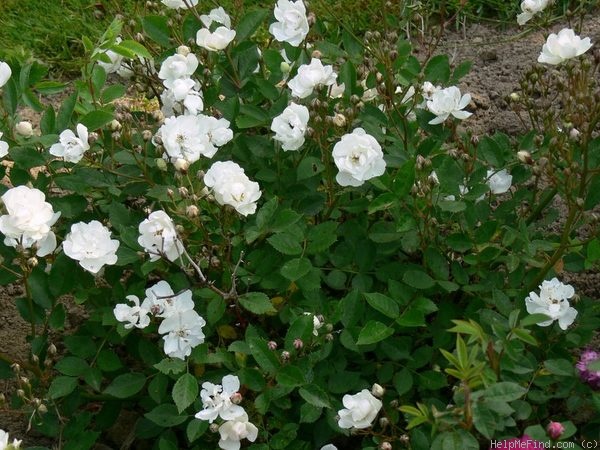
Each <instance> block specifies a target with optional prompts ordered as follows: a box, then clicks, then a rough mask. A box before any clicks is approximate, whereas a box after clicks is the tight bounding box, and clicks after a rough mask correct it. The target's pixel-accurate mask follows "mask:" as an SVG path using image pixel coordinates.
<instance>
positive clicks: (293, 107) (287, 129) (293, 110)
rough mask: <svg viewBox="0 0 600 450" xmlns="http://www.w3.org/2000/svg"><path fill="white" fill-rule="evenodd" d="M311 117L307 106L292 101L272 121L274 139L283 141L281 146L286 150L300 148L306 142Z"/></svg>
mask: <svg viewBox="0 0 600 450" xmlns="http://www.w3.org/2000/svg"><path fill="white" fill-rule="evenodd" d="M309 118H310V114H309V112H308V108H307V107H306V106H303V105H297V104H296V103H290V105H289V106H288V107H287V108H285V109H284V110H283V112H282V113H281V114H280V115H279V116H277V117H275V118H274V119H273V122H272V123H271V131H274V132H275V136H274V137H273V139H275V140H276V141H279V142H281V144H282V145H281V148H283V150H285V151H288V150H298V149H299V148H300V147H302V144H304V133H306V129H307V128H308V119H309Z"/></svg>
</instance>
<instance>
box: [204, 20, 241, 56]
mask: <svg viewBox="0 0 600 450" xmlns="http://www.w3.org/2000/svg"><path fill="white" fill-rule="evenodd" d="M234 38H235V30H230V29H229V28H227V27H224V26H222V27H218V28H217V29H216V30H215V31H214V32H212V33H211V32H210V30H209V29H208V28H200V29H199V30H198V33H196V44H198V45H199V46H200V47H202V48H205V49H206V50H209V51H211V52H218V51H219V50H223V49H224V48H226V47H227V46H228V45H229V44H230V43H231V41H233V39H234Z"/></svg>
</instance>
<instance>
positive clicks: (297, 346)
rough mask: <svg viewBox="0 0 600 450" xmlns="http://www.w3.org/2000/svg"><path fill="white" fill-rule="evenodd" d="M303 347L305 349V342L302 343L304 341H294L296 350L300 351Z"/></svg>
mask: <svg viewBox="0 0 600 450" xmlns="http://www.w3.org/2000/svg"><path fill="white" fill-rule="evenodd" d="M302 347H304V342H302V339H294V348H295V349H296V350H300V349H301V348H302Z"/></svg>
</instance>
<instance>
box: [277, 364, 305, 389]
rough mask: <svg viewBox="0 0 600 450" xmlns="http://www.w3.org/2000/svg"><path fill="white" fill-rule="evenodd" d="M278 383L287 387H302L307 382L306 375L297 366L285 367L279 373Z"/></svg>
mask: <svg viewBox="0 0 600 450" xmlns="http://www.w3.org/2000/svg"><path fill="white" fill-rule="evenodd" d="M276 380H277V383H279V384H280V385H281V386H285V387H298V386H302V385H303V384H304V383H305V382H306V380H305V378H304V373H303V372H302V371H301V370H300V369H299V368H298V367H296V366H291V365H290V366H283V367H282V368H281V370H280V371H279V372H278V373H277V377H276Z"/></svg>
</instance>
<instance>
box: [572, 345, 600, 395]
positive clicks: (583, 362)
mask: <svg viewBox="0 0 600 450" xmlns="http://www.w3.org/2000/svg"><path fill="white" fill-rule="evenodd" d="M599 359H600V353H598V352H595V351H593V350H585V351H584V352H583V353H582V354H581V358H580V359H579V362H578V363H577V364H576V366H575V367H576V368H577V371H578V372H579V378H581V381H585V382H586V383H588V384H589V385H590V386H591V387H592V389H600V371H594V370H589V369H588V364H589V363H591V362H594V361H597V360H599Z"/></svg>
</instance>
